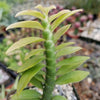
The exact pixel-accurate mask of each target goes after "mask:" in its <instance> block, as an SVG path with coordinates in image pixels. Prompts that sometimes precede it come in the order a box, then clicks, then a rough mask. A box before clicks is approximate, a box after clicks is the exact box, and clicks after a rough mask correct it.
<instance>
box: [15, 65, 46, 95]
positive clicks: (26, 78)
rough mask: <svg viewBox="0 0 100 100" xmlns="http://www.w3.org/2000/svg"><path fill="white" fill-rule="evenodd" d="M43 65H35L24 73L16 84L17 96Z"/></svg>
mask: <svg viewBox="0 0 100 100" xmlns="http://www.w3.org/2000/svg"><path fill="white" fill-rule="evenodd" d="M43 67H44V65H42V64H37V65H36V66H35V67H33V68H31V69H29V70H27V71H25V72H24V73H23V74H22V76H21V78H20V80H19V82H18V87H17V94H20V93H21V91H22V90H23V89H24V88H25V87H26V86H27V84H28V83H29V82H30V80H31V79H32V78H33V77H34V76H35V75H36V74H37V73H38V72H39V71H40V70H41V68H43Z"/></svg>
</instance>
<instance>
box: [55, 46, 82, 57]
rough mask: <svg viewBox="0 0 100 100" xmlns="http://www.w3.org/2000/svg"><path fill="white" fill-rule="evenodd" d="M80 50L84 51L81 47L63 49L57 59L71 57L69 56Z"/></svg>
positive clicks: (58, 53) (57, 54) (58, 52)
mask: <svg viewBox="0 0 100 100" xmlns="http://www.w3.org/2000/svg"><path fill="white" fill-rule="evenodd" d="M80 49H82V48H81V47H71V46H70V47H66V48H63V49H61V50H59V51H57V53H56V57H60V56H64V55H69V54H72V53H75V52H76V51H79V50H80Z"/></svg>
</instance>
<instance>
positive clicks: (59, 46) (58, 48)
mask: <svg viewBox="0 0 100 100" xmlns="http://www.w3.org/2000/svg"><path fill="white" fill-rule="evenodd" d="M72 44H75V43H74V42H67V43H62V44H60V45H58V46H57V47H56V51H57V50H60V49H63V48H64V47H66V46H69V45H72Z"/></svg>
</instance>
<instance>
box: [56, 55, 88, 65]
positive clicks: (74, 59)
mask: <svg viewBox="0 0 100 100" xmlns="http://www.w3.org/2000/svg"><path fill="white" fill-rule="evenodd" d="M88 59H89V57H86V56H73V57H70V58H67V59H64V60H62V61H60V62H58V63H57V64H56V67H59V66H64V65H66V66H69V65H74V64H79V65H80V64H82V63H83V62H85V61H86V60H88Z"/></svg>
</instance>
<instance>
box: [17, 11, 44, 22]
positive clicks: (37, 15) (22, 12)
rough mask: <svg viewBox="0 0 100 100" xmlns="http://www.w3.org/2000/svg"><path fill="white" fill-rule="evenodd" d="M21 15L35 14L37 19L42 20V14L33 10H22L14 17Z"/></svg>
mask: <svg viewBox="0 0 100 100" xmlns="http://www.w3.org/2000/svg"><path fill="white" fill-rule="evenodd" d="M22 15H29V16H35V17H37V18H39V19H42V20H43V19H44V16H43V14H42V13H40V12H39V11H35V10H24V11H21V12H18V13H17V14H16V16H15V17H18V16H22Z"/></svg>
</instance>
